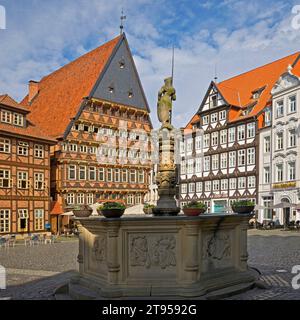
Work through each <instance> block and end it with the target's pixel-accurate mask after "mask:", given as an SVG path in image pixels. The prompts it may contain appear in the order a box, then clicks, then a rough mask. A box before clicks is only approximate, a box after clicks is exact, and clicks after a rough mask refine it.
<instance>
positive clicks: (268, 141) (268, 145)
mask: <svg viewBox="0 0 300 320" xmlns="http://www.w3.org/2000/svg"><path fill="white" fill-rule="evenodd" d="M264 152H265V153H269V152H271V137H270V136H267V137H264Z"/></svg>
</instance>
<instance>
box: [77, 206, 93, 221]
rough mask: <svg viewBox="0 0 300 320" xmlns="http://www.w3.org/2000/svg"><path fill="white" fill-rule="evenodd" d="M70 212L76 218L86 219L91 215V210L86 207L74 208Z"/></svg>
mask: <svg viewBox="0 0 300 320" xmlns="http://www.w3.org/2000/svg"><path fill="white" fill-rule="evenodd" d="M72 211H73V213H74V215H75V217H77V218H87V217H89V216H90V215H91V214H92V213H93V209H92V208H91V207H89V206H88V205H77V206H74V207H73V209H72Z"/></svg>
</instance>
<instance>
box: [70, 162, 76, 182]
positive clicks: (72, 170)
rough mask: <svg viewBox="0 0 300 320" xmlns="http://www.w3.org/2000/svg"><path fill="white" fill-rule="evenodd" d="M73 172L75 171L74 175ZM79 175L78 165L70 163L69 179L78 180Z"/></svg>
mask: <svg viewBox="0 0 300 320" xmlns="http://www.w3.org/2000/svg"><path fill="white" fill-rule="evenodd" d="M71 173H74V177H71ZM76 177H77V167H76V165H75V164H70V165H69V166H68V180H72V181H74V180H76Z"/></svg>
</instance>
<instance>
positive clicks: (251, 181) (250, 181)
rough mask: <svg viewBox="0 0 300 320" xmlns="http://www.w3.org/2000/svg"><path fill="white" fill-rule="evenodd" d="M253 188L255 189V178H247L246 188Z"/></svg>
mask: <svg viewBox="0 0 300 320" xmlns="http://www.w3.org/2000/svg"><path fill="white" fill-rule="evenodd" d="M255 187H256V177H255V176H251V177H248V188H249V189H253V188H255Z"/></svg>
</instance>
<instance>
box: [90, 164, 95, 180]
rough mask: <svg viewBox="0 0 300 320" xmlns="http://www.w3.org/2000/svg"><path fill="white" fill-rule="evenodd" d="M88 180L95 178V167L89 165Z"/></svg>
mask: <svg viewBox="0 0 300 320" xmlns="http://www.w3.org/2000/svg"><path fill="white" fill-rule="evenodd" d="M89 180H91V181H95V180H96V168H95V167H89Z"/></svg>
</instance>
